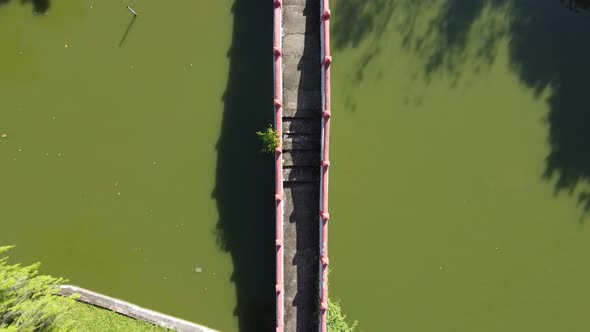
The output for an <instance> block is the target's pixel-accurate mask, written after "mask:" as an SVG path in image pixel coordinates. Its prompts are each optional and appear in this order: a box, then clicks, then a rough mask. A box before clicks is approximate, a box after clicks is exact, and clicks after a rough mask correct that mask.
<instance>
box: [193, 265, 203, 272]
mask: <svg viewBox="0 0 590 332" xmlns="http://www.w3.org/2000/svg"><path fill="white" fill-rule="evenodd" d="M195 272H197V273H201V272H203V269H202V268H201V267H199V266H197V267H196V268H195Z"/></svg>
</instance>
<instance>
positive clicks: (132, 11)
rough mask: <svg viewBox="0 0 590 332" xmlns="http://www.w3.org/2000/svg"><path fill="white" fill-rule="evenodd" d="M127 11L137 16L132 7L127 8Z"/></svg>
mask: <svg viewBox="0 0 590 332" xmlns="http://www.w3.org/2000/svg"><path fill="white" fill-rule="evenodd" d="M127 9H129V11H130V12H131V14H133V15H135V16H137V13H136V12H135V10H133V9H131V7H129V6H127Z"/></svg>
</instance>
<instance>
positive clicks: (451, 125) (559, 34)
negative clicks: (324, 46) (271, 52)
mask: <svg viewBox="0 0 590 332" xmlns="http://www.w3.org/2000/svg"><path fill="white" fill-rule="evenodd" d="M332 12H333V14H334V16H335V23H334V27H335V28H334V29H335V30H334V37H333V42H334V43H335V44H334V46H335V47H336V51H335V54H334V59H335V61H334V66H333V68H334V69H333V70H334V72H333V80H334V81H333V82H334V92H333V99H334V107H333V114H334V117H333V147H332V151H333V152H332V153H333V155H332V161H333V168H332V170H333V172H332V176H331V179H330V185H331V189H332V191H331V194H332V196H331V211H330V213H331V215H332V216H333V217H332V221H331V222H332V224H331V225H332V226H331V232H330V244H331V256H330V258H331V259H332V261H333V269H334V270H333V273H332V274H331V289H330V291H331V294H332V296H336V297H340V298H341V299H342V305H343V307H344V309H345V311H346V312H347V313H348V314H349V317H351V318H356V319H358V320H360V321H361V326H360V330H361V331H407V332H411V331H449V332H451V331H452V332H457V331H490V332H491V331H494V332H497V331H548V332H549V331H588V329H589V328H590V317H589V316H588V315H587V313H586V304H587V302H588V300H590V287H589V286H588V280H589V278H590V265H588V259H589V258H590V231H589V230H588V222H589V220H590V219H588V218H586V217H585V211H586V210H587V209H586V204H587V202H588V197H587V196H586V195H585V194H584V193H585V192H587V190H588V183H587V180H588V178H589V175H590V167H589V165H590V163H588V142H589V140H588V138H589V135H590V134H589V133H590V127H589V126H590V125H589V123H590V116H589V115H588V108H587V105H588V103H587V98H585V96H586V95H587V93H586V91H585V90H586V88H585V86H587V83H586V82H587V78H588V77H590V76H589V74H590V68H589V67H588V66H587V63H586V62H587V61H586V59H587V57H588V56H589V55H590V50H589V48H588V43H587V42H585V41H584V35H583V32H582V31H587V29H588V28H590V21H589V20H588V18H589V16H588V15H590V14H588V13H586V12H582V13H577V14H576V13H574V12H572V11H571V10H568V9H567V8H566V7H565V6H564V5H562V4H560V2H559V1H557V0H555V1H551V0H544V1H471V0H469V1H468V0H465V1H459V0H457V1H454V0H448V1H447V0H445V1H443V0H441V1H434V0H433V1H389V0H383V1H375V2H371V3H367V2H364V1H354V0H337V1H334V4H333V10H332ZM338 15H339V16H338ZM357 68H359V69H358V71H357Z"/></svg>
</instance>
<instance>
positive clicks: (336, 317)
mask: <svg viewBox="0 0 590 332" xmlns="http://www.w3.org/2000/svg"><path fill="white" fill-rule="evenodd" d="M357 325H358V321H356V320H355V321H354V323H352V325H349V324H348V322H346V315H344V314H342V308H341V307H340V302H333V301H332V300H330V299H329V298H328V321H327V322H326V327H327V328H328V332H354V330H355V329H356V326H357Z"/></svg>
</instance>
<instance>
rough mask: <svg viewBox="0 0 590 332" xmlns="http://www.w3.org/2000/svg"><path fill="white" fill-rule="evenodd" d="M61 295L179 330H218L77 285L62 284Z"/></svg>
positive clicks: (207, 331)
mask: <svg viewBox="0 0 590 332" xmlns="http://www.w3.org/2000/svg"><path fill="white" fill-rule="evenodd" d="M59 294H60V295H63V296H70V295H72V294H79V295H80V298H78V301H80V302H84V303H88V304H91V305H94V306H97V307H100V308H104V309H107V310H111V311H114V312H117V313H119V314H122V315H125V316H129V317H131V318H135V319H138V320H143V321H146V322H148V323H152V324H155V325H159V326H162V327H165V328H167V329H171V330H174V331H179V332H217V331H215V330H212V329H210V328H208V327H205V326H201V325H197V324H195V323H191V322H188V321H185V320H182V319H180V318H176V317H172V316H168V315H164V314H162V313H159V312H156V311H153V310H149V309H144V308H141V307H139V306H136V305H134V304H131V303H129V302H125V301H121V300H118V299H115V298H112V297H109V296H106V295H102V294H98V293H95V292H92V291H89V290H86V289H83V288H79V287H76V286H69V285H64V286H60V292H59Z"/></svg>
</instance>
